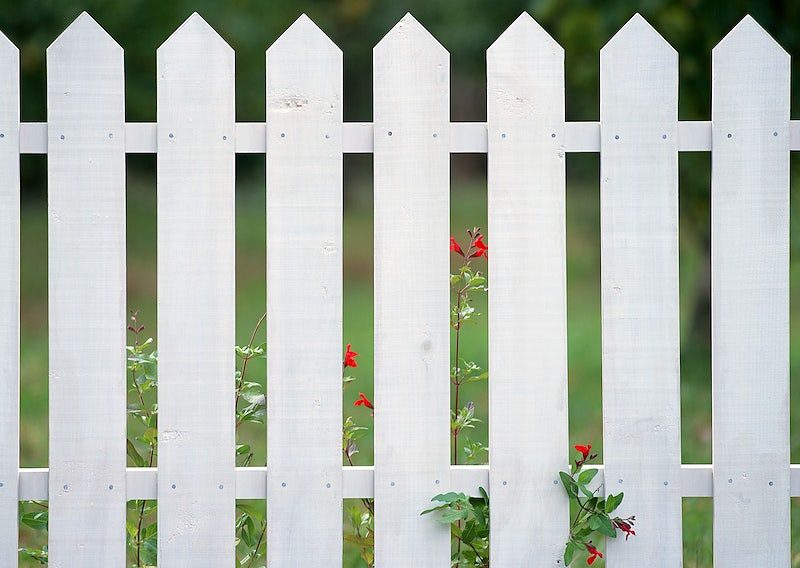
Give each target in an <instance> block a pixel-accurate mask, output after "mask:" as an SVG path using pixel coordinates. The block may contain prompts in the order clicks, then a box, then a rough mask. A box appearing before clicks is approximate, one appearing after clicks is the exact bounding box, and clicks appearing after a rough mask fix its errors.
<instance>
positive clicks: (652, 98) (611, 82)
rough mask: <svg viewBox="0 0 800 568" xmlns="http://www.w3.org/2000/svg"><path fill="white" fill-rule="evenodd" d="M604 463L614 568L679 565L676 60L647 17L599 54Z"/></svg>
mask: <svg viewBox="0 0 800 568" xmlns="http://www.w3.org/2000/svg"><path fill="white" fill-rule="evenodd" d="M600 123H601V137H600V140H601V142H600V178H601V182H600V217H601V219H600V227H601V253H602V269H601V286H602V292H601V298H602V327H603V434H604V436H603V461H604V465H605V470H606V491H607V492H610V493H615V494H616V493H619V492H624V493H625V500H624V503H623V505H622V507H621V508H620V509H619V510H617V511H615V514H616V515H618V516H620V517H622V518H625V517H628V516H629V515H632V514H635V515H636V519H637V521H636V534H637V536H636V538H633V539H630V540H627V541H626V540H625V539H622V538H617V539H616V540H610V539H609V540H608V541H607V546H608V558H607V564H608V566H609V567H612V566H634V565H636V566H638V565H642V566H643V565H647V566H660V567H663V568H674V567H675V566H680V565H681V563H682V557H683V548H682V547H683V544H682V537H681V515H682V509H681V491H680V478H679V473H680V466H681V443H680V442H681V422H680V330H679V325H680V320H679V305H678V147H677V139H678V137H677V126H678V54H677V52H676V51H675V50H674V49H673V48H672V47H671V46H670V45H669V44H668V43H667V42H666V41H664V39H663V38H662V37H661V36H660V35H658V33H657V32H656V31H655V30H654V29H653V28H652V27H650V25H649V24H648V23H647V22H646V21H645V20H644V18H642V17H641V16H640V15H638V14H637V15H635V16H634V17H633V18H631V20H630V21H629V22H628V23H627V24H626V25H625V26H624V27H623V28H622V29H621V30H620V31H619V32H618V33H617V34H616V35H615V36H614V37H613V38H612V39H611V41H609V42H608V44H606V45H605V46H604V47H603V49H602V50H601V51H600Z"/></svg>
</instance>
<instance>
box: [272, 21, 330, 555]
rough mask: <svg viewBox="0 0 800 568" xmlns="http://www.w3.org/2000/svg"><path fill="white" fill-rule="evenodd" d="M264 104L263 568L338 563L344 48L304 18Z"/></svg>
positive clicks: (280, 54) (275, 69)
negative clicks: (266, 503) (265, 469)
mask: <svg viewBox="0 0 800 568" xmlns="http://www.w3.org/2000/svg"><path fill="white" fill-rule="evenodd" d="M266 100H267V125H268V126H267V139H268V144H269V147H270V151H269V153H267V337H268V338H269V341H268V342H267V381H268V383H267V384H268V388H267V421H268V424H269V428H267V448H268V452H267V466H268V467H269V468H270V471H271V472H273V475H270V477H269V483H268V485H267V494H268V496H269V506H268V507H267V527H268V531H267V558H268V561H267V563H268V564H269V565H270V566H292V565H297V566H341V564H342V534H341V533H342V449H341V444H342V432H341V429H342V360H343V355H342V113H343V100H342V52H341V50H340V49H339V48H338V47H336V45H334V44H333V42H331V40H330V39H328V37H327V36H326V35H325V34H324V33H323V32H322V30H320V29H319V28H318V27H317V26H316V25H314V23H313V22H312V21H311V20H310V19H309V18H308V17H307V16H305V15H302V16H300V18H298V19H297V21H295V22H294V24H292V26H291V27H290V28H289V29H288V30H286V32H284V34H283V35H282V36H281V37H280V38H278V40H277V41H276V42H275V43H274V44H273V45H272V46H271V47H270V48H269V49H268V50H267V96H266ZM299 511H306V512H307V513H306V514H298V512H299Z"/></svg>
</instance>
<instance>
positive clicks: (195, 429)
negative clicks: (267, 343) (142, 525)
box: [157, 14, 236, 566]
mask: <svg viewBox="0 0 800 568" xmlns="http://www.w3.org/2000/svg"><path fill="white" fill-rule="evenodd" d="M157 71H158V80H157V85H158V345H159V378H158V380H159V385H158V401H159V455H158V460H159V464H158V465H159V475H158V497H159V507H158V530H159V538H158V549H159V550H158V552H159V564H160V565H162V566H201V565H202V566H225V565H228V564H229V563H231V562H232V561H233V558H234V522H235V520H234V519H235V495H236V493H235V487H234V473H235V472H234V468H235V456H234V451H235V431H234V373H235V368H236V361H235V354H234V344H235V335H234V333H235V331H234V322H235V315H234V314H235V311H234V308H235V305H234V293H235V274H234V248H235V242H234V162H235V155H234V151H235V149H234V127H235V124H234V123H235V116H234V53H233V50H232V49H231V48H230V47H229V46H228V44H227V43H225V41H224V40H223V39H222V38H221V37H220V36H219V35H217V33H216V32H215V31H214V30H213V29H212V28H211V27H210V26H209V25H208V24H207V23H206V22H205V21H204V20H203V19H202V18H201V17H200V16H199V15H198V14H193V15H192V16H190V17H189V19H187V20H186V21H185V22H184V23H183V25H181V27H180V28H178V30H177V31H175V33H173V34H172V36H170V38H169V39H168V40H167V41H166V42H165V43H164V44H163V45H162V46H161V47H160V48H159V49H158V55H157Z"/></svg>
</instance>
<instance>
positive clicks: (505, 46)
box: [487, 12, 564, 58]
mask: <svg viewBox="0 0 800 568" xmlns="http://www.w3.org/2000/svg"><path fill="white" fill-rule="evenodd" d="M523 46H524V51H526V52H530V54H531V56H532V58H535V57H536V54H537V53H538V50H540V49H548V50H550V51H555V52H558V53H561V54H563V53H564V48H563V47H561V45H559V43H558V42H557V41H556V40H554V39H553V36H551V35H550V34H549V33H547V30H545V29H544V28H543V27H542V26H541V25H540V24H539V22H537V21H536V20H534V19H533V17H532V16H531V15H530V14H528V12H522V13H521V14H520V15H519V16H518V17H517V19H516V20H514V21H513V22H512V23H511V25H510V26H508V27H507V28H506V30H505V31H504V32H503V33H502V34H500V36H499V37H498V38H497V39H496V40H495V41H494V43H493V44H492V45H490V46H489V49H488V50H487V54H489V55H491V54H493V53H494V52H495V51H507V50H520V49H523Z"/></svg>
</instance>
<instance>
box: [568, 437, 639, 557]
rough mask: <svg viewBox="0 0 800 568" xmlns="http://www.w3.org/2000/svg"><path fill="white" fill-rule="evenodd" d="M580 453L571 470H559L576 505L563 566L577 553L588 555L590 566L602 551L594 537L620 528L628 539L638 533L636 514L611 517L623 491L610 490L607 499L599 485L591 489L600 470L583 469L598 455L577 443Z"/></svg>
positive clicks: (612, 533)
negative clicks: (612, 491)
mask: <svg viewBox="0 0 800 568" xmlns="http://www.w3.org/2000/svg"><path fill="white" fill-rule="evenodd" d="M575 449H576V450H577V451H578V452H579V454H580V455H579V456H578V457H577V458H576V459H575V463H574V465H573V466H572V467H571V468H570V471H568V472H567V471H561V472H559V474H558V475H559V477H560V479H561V485H562V486H563V487H564V491H566V493H567V496H568V497H569V500H570V502H572V503H573V504H575V505H576V507H575V509H576V512H575V517H574V519H573V520H572V523H571V525H570V532H569V540H568V541H567V543H566V546H565V548H564V565H565V566H569V565H571V564H572V562H573V560H575V558H576V557H577V556H578V555H583V554H584V553H585V554H586V563H587V564H589V565H591V564H594V562H595V561H596V560H597V559H598V558H602V557H603V553H602V552H600V550H598V549H597V548H596V546H595V544H594V541H593V540H592V537H593V536H595V535H596V536H598V537H599V536H604V537H608V538H617V530H620V531H622V532H624V533H625V539H626V540H627V538H628V537H629V536H632V535H635V534H636V532H635V531H634V530H633V525H634V522H635V521H636V517H635V516H631V517H628V518H625V519H623V518H620V517H612V516H611V515H612V513H614V512H615V511H616V510H617V508H618V507H619V506H620V505H621V504H622V500H623V498H624V496H625V494H624V493H618V494H616V495H615V494H613V493H610V494H609V495H608V496H607V497H606V498H605V499H604V498H602V497H601V496H600V495H599V494H598V493H599V490H600V487H596V488H595V489H592V488H591V485H592V481H593V480H594V478H595V477H596V476H597V471H598V470H597V469H584V468H583V466H584V465H585V464H587V463H589V462H591V461H593V460H594V459H595V458H596V457H597V454H593V453H591V450H592V446H591V445H586V446H580V445H579V446H575Z"/></svg>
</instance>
